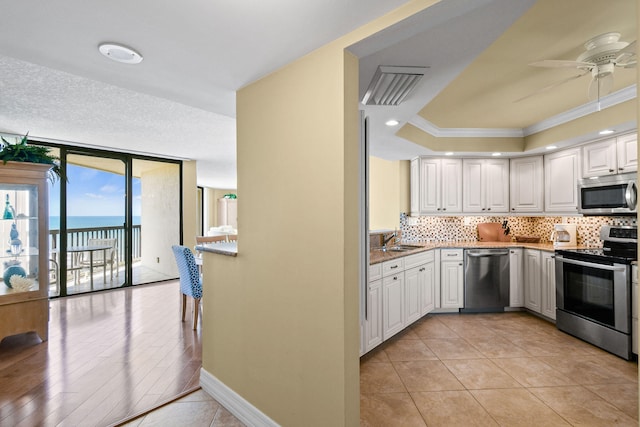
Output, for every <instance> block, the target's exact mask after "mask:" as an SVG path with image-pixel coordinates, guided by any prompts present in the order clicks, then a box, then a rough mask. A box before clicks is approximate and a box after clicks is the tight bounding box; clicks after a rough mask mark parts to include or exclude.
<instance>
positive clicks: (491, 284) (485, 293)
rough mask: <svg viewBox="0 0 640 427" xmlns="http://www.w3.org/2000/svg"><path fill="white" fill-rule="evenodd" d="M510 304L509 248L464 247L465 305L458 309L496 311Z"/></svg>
mask: <svg viewBox="0 0 640 427" xmlns="http://www.w3.org/2000/svg"><path fill="white" fill-rule="evenodd" d="M508 306H509V250H508V249H466V250H465V251H464V308H462V309H460V311H461V312H499V311H504V308H505V307H508Z"/></svg>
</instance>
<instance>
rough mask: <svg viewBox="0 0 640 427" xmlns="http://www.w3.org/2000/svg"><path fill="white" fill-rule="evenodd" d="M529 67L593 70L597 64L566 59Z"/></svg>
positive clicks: (533, 63) (536, 63)
mask: <svg viewBox="0 0 640 427" xmlns="http://www.w3.org/2000/svg"><path fill="white" fill-rule="evenodd" d="M529 65H530V66H532V67H543V68H591V67H593V66H595V65H596V64H593V63H591V62H579V61H569V60H565V59H545V60H543V61H536V62H532V63H531V64H529Z"/></svg>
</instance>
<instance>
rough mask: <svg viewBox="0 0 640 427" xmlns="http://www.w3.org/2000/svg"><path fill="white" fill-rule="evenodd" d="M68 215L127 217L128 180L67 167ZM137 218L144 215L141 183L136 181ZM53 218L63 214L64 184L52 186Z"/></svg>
mask: <svg viewBox="0 0 640 427" xmlns="http://www.w3.org/2000/svg"><path fill="white" fill-rule="evenodd" d="M67 177H68V181H69V182H68V183H67V215H68V216H124V212H125V178H124V175H118V174H114V173H110V172H103V171H100V170H97V169H91V168H86V167H82V166H76V165H67ZM133 194H134V200H133V215H134V216H138V215H140V180H139V179H137V178H134V180H133ZM49 215H50V216H58V215H60V182H57V183H56V184H55V185H53V186H51V185H50V187H49Z"/></svg>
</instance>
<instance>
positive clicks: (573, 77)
mask: <svg viewBox="0 0 640 427" xmlns="http://www.w3.org/2000/svg"><path fill="white" fill-rule="evenodd" d="M585 74H589V73H588V72H584V73H581V74H577V75H575V76H571V77H568V78H566V79H562V80H560V81H557V82H555V83H552V84H550V85H549V86H545V87H543V88H541V89H538V90H536V91H535V92H533V93H530V94H529V95H526V96H523V97H522V98H518V99H516V100H515V101H513V102H514V103H515V102H520V101H523V100H525V99H527V98H530V97H532V96H534V95H539V94H541V93H543V92H546V91H548V90H551V89H553V88H555V87H558V86H560V85H562V84H565V83H567V82H570V81H571V80H575V79H578V78H580V77H582V76H584V75H585Z"/></svg>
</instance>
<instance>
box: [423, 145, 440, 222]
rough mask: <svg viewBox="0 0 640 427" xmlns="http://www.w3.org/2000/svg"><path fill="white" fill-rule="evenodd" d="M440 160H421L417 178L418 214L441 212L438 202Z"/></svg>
mask: <svg viewBox="0 0 640 427" xmlns="http://www.w3.org/2000/svg"><path fill="white" fill-rule="evenodd" d="M440 167H441V164H440V159H431V158H421V159H420V174H419V175H420V176H419V182H420V184H419V190H418V191H419V205H420V213H422V214H425V213H434V212H440V211H441V210H442V207H441V201H440V197H441V195H440V190H441V188H440V185H441V176H440V175H441V172H440V171H441V169H440Z"/></svg>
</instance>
